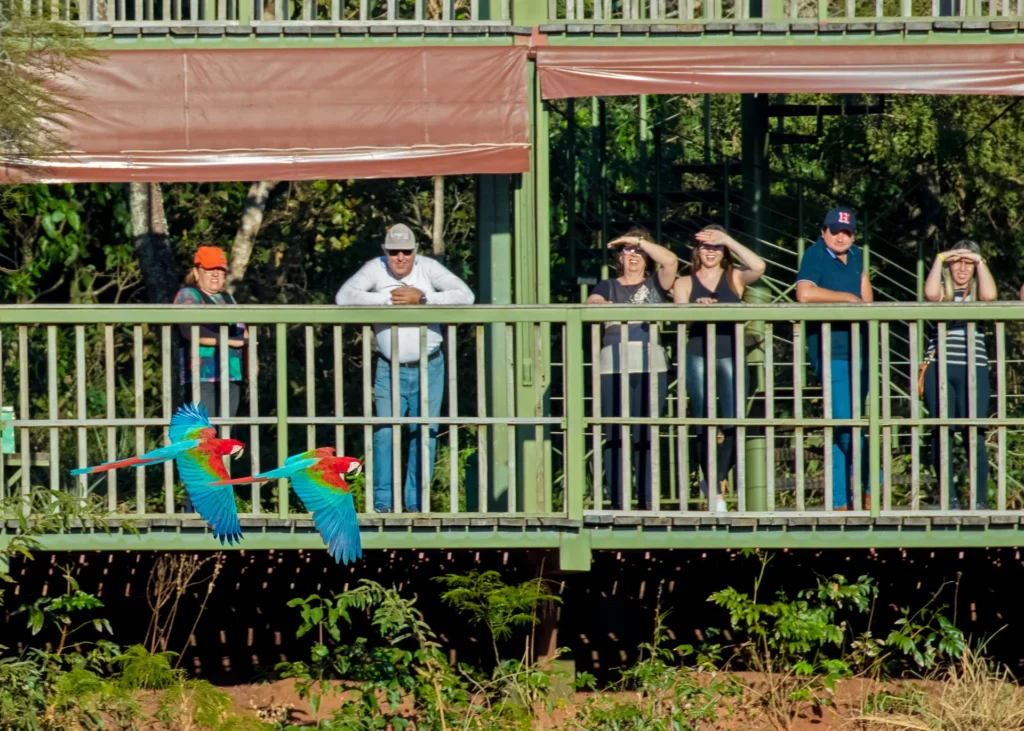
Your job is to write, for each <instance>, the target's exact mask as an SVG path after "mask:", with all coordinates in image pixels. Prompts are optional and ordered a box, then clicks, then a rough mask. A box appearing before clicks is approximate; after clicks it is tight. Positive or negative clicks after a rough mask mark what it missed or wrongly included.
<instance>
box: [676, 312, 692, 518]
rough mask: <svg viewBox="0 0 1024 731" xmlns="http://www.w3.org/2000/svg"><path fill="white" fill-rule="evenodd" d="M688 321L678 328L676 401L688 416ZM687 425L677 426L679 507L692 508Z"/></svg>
mask: <svg viewBox="0 0 1024 731" xmlns="http://www.w3.org/2000/svg"><path fill="white" fill-rule="evenodd" d="M686 336H687V325H686V323H679V324H678V326H677V330H676V401H677V402H678V404H679V408H678V412H679V416H680V417H683V416H686V401H687V395H686ZM689 442H690V440H689V431H688V428H687V427H686V426H680V427H677V428H676V449H677V450H678V456H677V458H676V462H677V463H678V464H679V509H680V510H683V511H686V510H689V509H690V449H689V447H690V444H689Z"/></svg>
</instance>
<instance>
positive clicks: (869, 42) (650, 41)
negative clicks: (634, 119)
mask: <svg viewBox="0 0 1024 731" xmlns="http://www.w3.org/2000/svg"><path fill="white" fill-rule="evenodd" d="M749 22H750V23H756V22H757V21H756V20H752V21H749ZM744 23H745V24H746V23H748V21H744ZM616 24H619V22H618V21H616ZM621 25H622V26H623V27H625V26H626V25H627V24H626V23H622V24H621ZM814 25H817V23H816V22H815V23H814ZM829 25H830V27H839V26H842V25H843V24H842V23H837V22H830V24H829ZM574 27H575V26H574ZM689 27H690V28H692V26H689ZM544 28H546V29H548V30H547V32H548V36H547V43H548V45H551V46H594V47H599V48H611V47H616V46H623V47H627V48H628V47H635V46H636V45H637V44H638V43H642V44H643V45H644V46H648V47H649V46H679V47H687V48H692V47H715V46H817V47H819V48H822V49H829V50H835V45H836V44H837V43H839V44H842V45H848V46H928V45H961V44H962V45H976V44H979V43H982V44H986V45H990V44H1019V43H1020V42H1021V40H1022V38H1024V29H1018V30H1005V31H996V32H991V31H971V32H967V33H960V32H957V31H942V30H938V31H921V32H910V33H898V32H897V33H879V34H874V33H870V32H860V31H851V30H847V31H845V32H834V33H833V32H829V33H822V34H820V35H819V34H817V33H814V32H803V31H799V32H796V33H785V32H783V33H757V32H752V33H747V32H741V33H735V34H730V33H723V32H714V33H710V32H709V33H693V32H690V31H689V28H688V29H687V31H685V32H684V31H683V30H682V29H681V30H680V32H679V33H678V34H666V33H649V32H647V31H645V30H642V29H641V30H639V31H630V30H628V29H626V30H625V31H623V32H621V34H616V33H608V32H599V33H594V34H589V35H562V34H559V33H557V32H555V31H553V30H551V29H550V26H544Z"/></svg>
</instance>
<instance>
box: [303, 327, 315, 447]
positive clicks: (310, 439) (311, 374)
mask: <svg viewBox="0 0 1024 731" xmlns="http://www.w3.org/2000/svg"><path fill="white" fill-rule="evenodd" d="M303 345H304V346H305V353H306V416H309V417H315V416H316V353H315V352H314V351H315V339H314V333H313V326H312V325H306V326H305V327H304V328H303ZM316 446H317V445H316V426H314V425H313V424H309V425H307V426H306V449H315V448H316Z"/></svg>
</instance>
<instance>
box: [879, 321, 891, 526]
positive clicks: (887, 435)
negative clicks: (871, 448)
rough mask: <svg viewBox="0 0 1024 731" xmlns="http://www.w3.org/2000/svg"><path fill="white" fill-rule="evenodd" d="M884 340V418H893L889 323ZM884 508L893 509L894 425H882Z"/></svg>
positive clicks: (886, 326)
mask: <svg viewBox="0 0 1024 731" xmlns="http://www.w3.org/2000/svg"><path fill="white" fill-rule="evenodd" d="M880 330H881V341H882V343H881V344H882V418H883V419H891V418H892V399H891V393H890V392H891V389H892V383H891V382H890V381H891V379H890V375H889V368H890V367H891V364H890V355H889V323H888V322H883V323H881V325H880ZM882 479H883V483H882V509H883V510H892V427H890V426H884V427H882Z"/></svg>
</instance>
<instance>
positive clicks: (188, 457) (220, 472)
mask: <svg viewBox="0 0 1024 731" xmlns="http://www.w3.org/2000/svg"><path fill="white" fill-rule="evenodd" d="M168 433H169V436H170V439H171V443H170V444H168V445H167V446H166V447H160V448H159V449H154V450H152V451H151V452H146V453H145V454H143V455H141V456H138V457H131V458H129V459H122V460H118V461H116V462H105V463H103V464H101V465H97V466H95V467H82V468H80V469H77V470H71V474H72V475H93V474H96V473H97V472H106V471H108V470H116V469H120V468H121V467H140V466H142V465H151V464H160V463H161V462H166V461H168V460H171V459H173V460H175V461H176V462H177V464H178V473H179V474H180V475H181V481H182V482H184V483H185V489H186V490H187V491H188V495H189V498H191V500H192V504H193V505H195V507H196V511H198V513H199V515H200V517H201V518H202V519H203V520H205V521H206V522H207V523H209V524H210V527H211V528H212V529H213V537H214V538H218V539H220V542H221V545H223V544H224V541H225V540H226V541H227V542H228V544H229V545H230V544H233V543H235V542H238V541H241V540H242V527H241V526H240V525H239V523H238V511H237V510H236V508H235V495H234V490H233V489H232V488H230V487H228V488H224V487H212V486H211V485H210V482H211V481H212V480H214V479H217V478H220V479H221V480H227V479H228V478H229V475H228V471H227V469H225V467H224V457H235V456H238V455H241V454H242V451H243V450H244V449H245V445H244V444H242V443H241V442H239V441H237V440H235V439H219V438H218V437H217V430H216V429H214V427H213V426H212V425H211V424H210V419H209V417H208V416H207V412H206V407H205V406H204V405H203V404H185V405H183V406H181V407H180V408H179V409H178V410H177V411H176V412H175V413H174V416H172V417H171V428H170V430H169V432H168Z"/></svg>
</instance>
